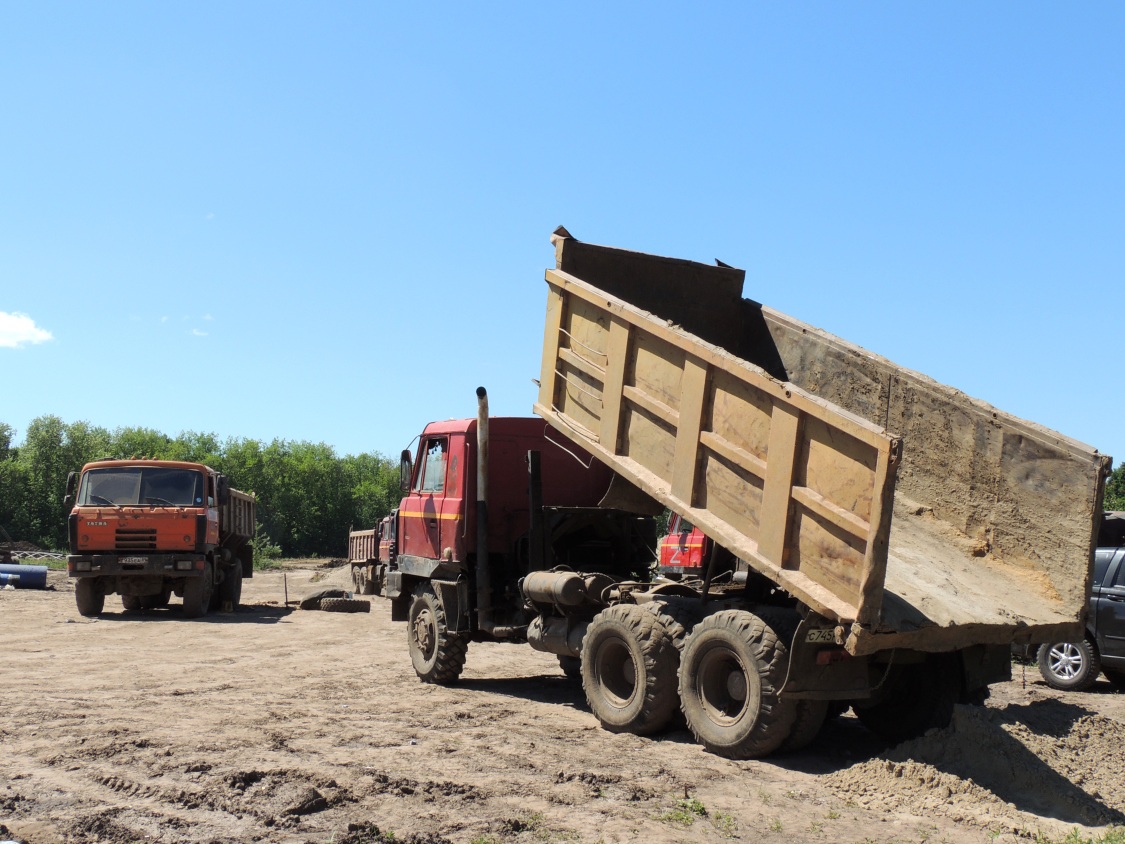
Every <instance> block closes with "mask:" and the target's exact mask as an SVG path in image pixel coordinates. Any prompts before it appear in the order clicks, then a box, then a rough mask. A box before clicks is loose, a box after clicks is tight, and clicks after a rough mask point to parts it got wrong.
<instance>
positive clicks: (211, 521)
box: [67, 460, 256, 618]
mask: <svg viewBox="0 0 1125 844" xmlns="http://www.w3.org/2000/svg"><path fill="white" fill-rule="evenodd" d="M67 503H69V504H73V508H72V510H71V513H70V519H69V534H70V539H69V541H70V554H69V555H68V556H67V571H68V573H69V575H70V576H71V577H72V578H75V597H76V600H77V604H78V611H79V612H80V613H81V614H82V615H85V616H96V615H98V614H100V613H101V612H102V610H103V608H104V605H105V596H106V595H109V594H113V593H117V594H119V595H120V596H121V604H122V606H123V607H124V608H125V609H126V610H136V609H152V608H157V607H165V606H167V605H168V602H169V599H170V597H171V595H172V594H173V593H175V594H176V595H178V596H180V597H182V598H183V614H184V616H186V617H188V618H197V617H199V616H202V615H204V614H206V613H207V612H208V611H209V610H214V609H223V610H226V611H228V612H229V611H234V610H236V609H237V608H238V602H239V600H240V598H241V595H242V579H243V578H244V577H253V576H254V557H253V548H252V547H251V545H250V540H251V539H253V537H254V528H255V524H256V522H255V515H256V514H255V509H256V502H255V499H254V496H252V495H248V494H246V493H243V492H239V491H238V490H236V489H232V488H231V487H230V485H229V483H228V482H227V479H226V477H225V476H224V475H222V474H221V473H219V472H216V471H215V470H214V469H211V468H210V467H208V466H204V465H202V464H200V463H182V462H177V461H167V460H101V461H97V462H95V463H88V464H86V465H85V466H84V467H83V468H82V471H81V473H75V472H72V473H71V474H70V477H69V478H68V479H67Z"/></svg>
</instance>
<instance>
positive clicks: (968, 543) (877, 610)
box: [535, 229, 1111, 654]
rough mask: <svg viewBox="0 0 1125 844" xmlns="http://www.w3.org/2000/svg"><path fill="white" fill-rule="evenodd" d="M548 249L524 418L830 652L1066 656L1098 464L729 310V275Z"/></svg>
mask: <svg viewBox="0 0 1125 844" xmlns="http://www.w3.org/2000/svg"><path fill="white" fill-rule="evenodd" d="M554 242H555V246H556V263H557V267H556V269H554V270H548V272H547V283H548V285H549V295H548V304H547V319H546V328H545V336H544V346H543V364H542V372H541V379H540V393H539V400H538V402H537V403H536V406H535V410H536V412H537V413H538V414H540V415H541V416H543V417H544V418H545V419H546V420H547V421H548V422H550V423H551V424H552V425H553V426H554V427H555V428H557V429H558V430H559V431H560V432H561V433H563V434H564V435H566V436H568V437H569V438H570V439H572V440H573V441H574V442H576V443H577V444H579V445H581V446H582V447H583V448H585V449H587V450H588V451H590V452H591V453H593V454H595V455H596V456H598V457H599V458H600V459H601V460H603V461H604V462H606V463H607V464H609V465H610V466H611V467H612V468H613V469H614V470H615V471H616V472H617V473H618V474H619V475H621V476H622V477H624V478H626V479H627V480H629V481H631V482H632V483H633V484H635V485H636V486H637V487H639V488H640V489H641V490H643V491H644V492H646V493H648V494H649V495H651V496H652V497H654V498H656V499H657V500H658V501H659V502H661V503H662V504H664V505H665V506H667V507H669V508H671V509H672V510H674V511H676V512H678V513H681V514H683V515H684V516H685V517H686V518H688V519H689V520H690V521H692V522H694V523H695V524H696V525H698V526H699V527H700V528H702V529H703V530H704V531H705V532H706V533H707V534H708V535H709V536H711V537H713V538H714V539H716V540H717V541H718V542H719V543H721V544H722V545H723V546H725V547H726V548H728V549H729V550H731V551H732V552H733V553H734V554H736V555H737V556H738V557H740V558H742V559H743V560H745V561H746V562H747V563H748V564H749V565H750V566H751V567H752V568H753V569H754V570H756V571H758V572H760V573H762V574H764V575H766V576H768V577H769V578H770V579H771V580H773V581H774V582H775V583H777V584H778V585H780V586H782V587H783V588H784V589H785V590H787V591H788V592H790V593H791V594H792V595H793V596H794V597H796V598H797V599H798V600H799V601H802V602H804V603H805V604H807V605H808V606H809V607H811V608H812V609H814V610H815V611H816V612H818V613H820V614H821V615H823V616H825V617H826V618H828V619H833V620H835V621H837V622H838V623H839V625H840V628H838V632H839V634H840V636H841V639H842V641H844V642H845V643H846V647H847V649H848V650H849V651H850V652H852V653H853V654H864V653H874V652H876V651H880V650H883V649H886V648H896V647H903V648H910V649H915V650H922V651H947V650H954V649H958V648H964V647H968V646H970V645H974V644H1004V643H1008V642H1017V641H1018V642H1028V641H1047V640H1051V639H1054V640H1057V639H1060V638H1066V637H1068V636H1078V635H1080V634H1081V618H1082V612H1083V609H1084V607H1085V603H1086V595H1087V594H1088V592H1089V588H1090V562H1091V559H1092V556H1093V552H1094V547H1095V540H1096V536H1095V529H1096V524H1097V518H1096V516H1097V514H1099V513H1100V511H1101V505H1102V492H1103V485H1104V478H1105V475H1106V474H1107V473H1108V471H1109V468H1110V465H1111V460H1110V458H1108V457H1107V456H1105V455H1102V454H1099V453H1098V452H1097V451H1096V450H1095V449H1093V448H1091V447H1089V446H1086V445H1083V444H1081V443H1079V442H1076V441H1074V440H1071V439H1068V438H1067V437H1064V436H1062V435H1061V434H1058V433H1056V432H1054V431H1050V430H1048V429H1046V428H1043V427H1041V426H1039V425H1036V424H1034V423H1031V422H1026V421H1023V420H1020V419H1017V418H1015V417H1013V416H1011V415H1009V414H1006V413H1004V412H1002V411H1000V410H997V409H996V408H994V407H991V406H990V405H988V404H986V403H984V402H982V401H979V400H976V399H973V398H970V397H969V396H966V395H965V394H963V393H961V392H959V391H958V390H955V389H953V388H952V387H947V386H945V385H943V384H939V383H937V382H936V381H933V380H932V379H930V378H927V377H926V376H924V375H921V374H919V373H917V372H912V371H910V370H908V369H904V368H903V367H900V366H897V365H896V364H894V363H892V362H891V361H889V360H887V359H885V358H882V357H879V356H878V355H875V354H872V353H871V352H868V351H866V350H865V349H862V348H860V347H858V346H856V345H854V344H852V343H849V342H847V341H846V340H843V339H841V338H839V337H835V336H833V335H831V334H828V333H827V332H824V331H821V330H819V329H816V328H813V327H811V326H809V325H806V324H804V323H802V322H799V321H798V320H795V319H793V318H792V317H789V316H786V315H785V314H782V313H779V312H777V311H774V310H772V309H770V308H767V307H765V306H763V305H760V304H758V303H757V302H754V301H752V300H749V299H743V298H742V290H743V283H744V273H743V271H742V270H737V269H734V268H731V267H727V266H722V265H720V266H714V267H712V266H707V265H704V264H699V263H694V262H690V261H683V260H676V259H670V258H662V257H657V256H653V255H645V254H641V253H637V252H629V251H625V250H621V249H613V248H609V247H603V246H594V245H591V244H585V243H581V242H580V241H578V240H575V239H574V238H573V237H571V236H570V235H569V234H568V233H567V232H566V231H565V230H564V229H560V230H558V231H557V232H556V234H555V237H554Z"/></svg>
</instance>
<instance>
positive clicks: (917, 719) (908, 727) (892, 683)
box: [852, 654, 961, 744]
mask: <svg viewBox="0 0 1125 844" xmlns="http://www.w3.org/2000/svg"><path fill="white" fill-rule="evenodd" d="M960 696H961V662H960V659H958V658H957V656H956V655H954V654H930V655H929V656H928V657H927V659H926V660H925V661H924V662H919V663H913V664H907V665H897V666H896V665H892V666H891V667H890V672H889V673H888V675H887V677H886V679H885V680H883V683H882V688H881V690H880V693H879V695H878V697H877V698H876V699H875V700H874V701H872V702H870V703H866V702H860V701H857V702H856V703H853V704H852V710H853V711H854V712H855V714H856V717H857V718H859V720H860V721H861V722H862V723H863V725H864V726H865V727H867V729H869V730H871V732H873V733H875V735H877V736H879V738H881V739H883V741H885V742H888V743H890V744H897V743H898V742H902V741H906V740H907V739H912V738H916V737H918V736H920V735H922V733H924V732H926V730H929V729H933V728H935V727H936V728H942V727H947V726H948V725H949V722H950V721H951V720H952V718H953V705H954V704H955V703H957V701H958V700H959V698H960Z"/></svg>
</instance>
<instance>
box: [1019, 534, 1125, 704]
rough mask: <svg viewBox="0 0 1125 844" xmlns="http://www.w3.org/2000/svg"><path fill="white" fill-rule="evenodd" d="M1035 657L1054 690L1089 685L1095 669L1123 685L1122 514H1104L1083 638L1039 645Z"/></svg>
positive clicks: (1124, 555) (1124, 537) (1124, 578)
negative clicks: (1076, 640)
mask: <svg viewBox="0 0 1125 844" xmlns="http://www.w3.org/2000/svg"><path fill="white" fill-rule="evenodd" d="M1029 656H1030V654H1029ZM1038 661H1039V672H1040V673H1041V674H1042V675H1043V679H1044V680H1046V681H1047V685H1048V686H1051V687H1052V688H1055V689H1065V690H1071V691H1081V690H1083V689H1088V688H1090V686H1092V685H1094V681H1095V680H1097V679H1098V674H1099V672H1100V673H1104V674H1105V676H1106V679H1108V680H1109V681H1110V682H1111V683H1113V685H1114V686H1116V687H1117V688H1119V689H1125V513H1106V514H1105V515H1104V517H1103V518H1102V524H1101V528H1100V530H1099V531H1098V548H1097V551H1096V552H1095V555H1094V585H1093V589H1092V590H1091V593H1090V612H1089V615H1088V616H1087V618H1086V638H1085V639H1083V640H1082V641H1080V642H1057V643H1053V644H1047V645H1042V646H1041V647H1040V648H1039V653H1038Z"/></svg>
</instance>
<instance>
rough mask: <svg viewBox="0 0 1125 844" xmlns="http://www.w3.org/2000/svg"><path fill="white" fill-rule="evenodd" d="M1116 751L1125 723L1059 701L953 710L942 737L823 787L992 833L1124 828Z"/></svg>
mask: <svg viewBox="0 0 1125 844" xmlns="http://www.w3.org/2000/svg"><path fill="white" fill-rule="evenodd" d="M1122 747H1125V725H1123V724H1121V723H1119V722H1116V721H1113V720H1110V719H1107V718H1104V717H1102V716H1099V715H1095V714H1092V713H1090V712H1089V711H1088V710H1086V709H1083V708H1082V707H1079V706H1075V705H1072V704H1068V703H1064V702H1061V701H1057V700H1043V701H1037V702H1034V703H1031V704H1028V705H1025V706H1020V705H1009V706H1007V707H1005V708H1004V709H987V708H983V707H972V706H959V707H957V709H956V712H955V714H954V717H953V722H952V723H951V724H950V725H949V727H947V728H945V729H944V730H931V731H930V732H929V733H927V734H926V735H924V736H922V737H921V738H918V739H915V740H913V741H909V742H905V743H903V744H901V745H898V746H897V747H894V748H892V749H891V750H889V751H887V752H886V753H884V754H882V755H881V756H878V757H875V758H873V759H869V760H867V761H866V762H863V763H860V764H858V765H855V766H853V767H851V768H847V769H844V770H841V771H838V772H836V773H834V774H832V775H830V776H829V777H828V781H829V783H830V785H831V787H832V788H834V789H835V790H836V791H837V792H838V793H839V794H840V796H841V797H842V798H843V799H845V800H849V801H851V802H854V803H856V804H858V805H860V806H864V807H867V808H870V809H876V810H878V809H880V808H882V809H883V810H885V811H888V812H892V811H900V812H901V811H906V812H911V813H914V814H918V815H921V816H933V815H935V814H942V815H945V816H947V817H950V818H953V819H954V820H958V821H965V822H969V823H973V824H977V825H980V826H983V827H986V828H988V829H990V830H996V831H999V832H1013V833H1021V832H1032V833H1034V832H1036V831H1038V830H1043V831H1044V832H1052V834H1055V833H1057V832H1058V831H1060V830H1063V831H1065V830H1068V829H1071V828H1073V827H1074V826H1083V827H1104V826H1108V825H1114V824H1119V825H1125V792H1123V791H1122V790H1121V788H1120V784H1121V783H1122V782H1125V754H1123V753H1122ZM1035 815H1038V816H1042V817H1033V816H1035ZM1044 818H1047V819H1048V821H1047V825H1049V826H1050V828H1049V829H1047V828H1045V824H1044ZM1052 821H1057V824H1052V823H1051V822H1052Z"/></svg>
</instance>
